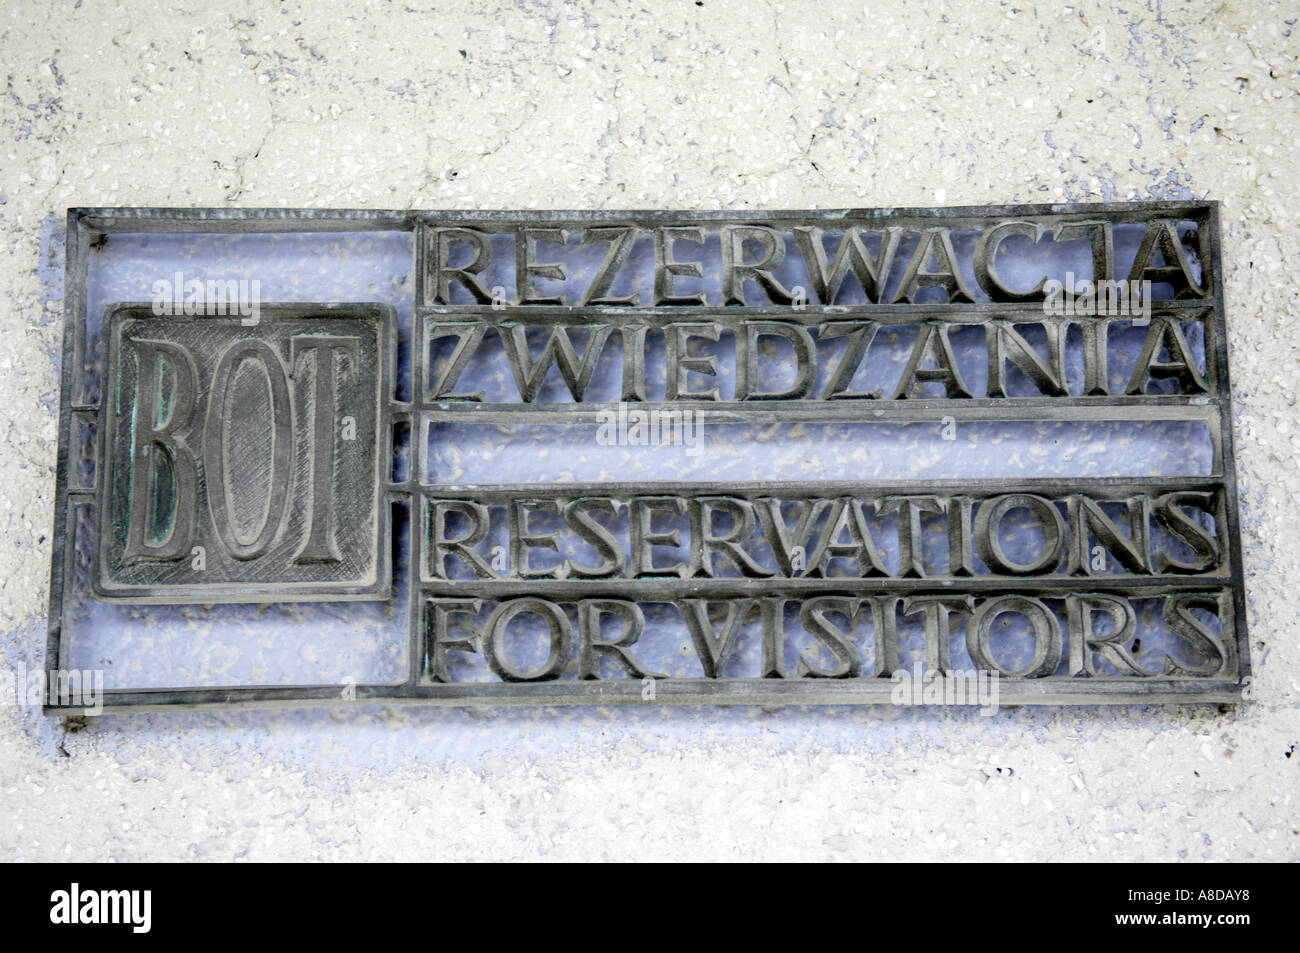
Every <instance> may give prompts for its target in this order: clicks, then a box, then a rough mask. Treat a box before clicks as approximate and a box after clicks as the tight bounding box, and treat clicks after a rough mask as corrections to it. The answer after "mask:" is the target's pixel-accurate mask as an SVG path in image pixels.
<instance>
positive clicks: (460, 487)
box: [395, 476, 1224, 503]
mask: <svg viewBox="0 0 1300 953" xmlns="http://www.w3.org/2000/svg"><path fill="white" fill-rule="evenodd" d="M1223 485H1224V481H1223V479H1222V478H1214V477H1204V476H1195V477H1168V476H1164V477H1129V476H1126V477H1080V478H1077V479H1074V478H1070V477H1034V478H1028V479H1018V480H1005V479H980V480H870V481H861V480H825V481H806V480H800V481H797V482H795V481H789V482H787V481H782V480H762V481H746V482H743V483H723V482H708V483H682V482H681V481H660V482H656V481H652V480H638V481H637V482H635V483H550V482H547V483H499V484H468V483H449V484H436V483H428V484H424V485H422V486H421V487H420V489H421V490H422V491H423V493H424V495H425V496H427V497H430V498H438V499H451V500H475V501H478V502H483V503H509V502H510V501H511V500H517V499H520V498H521V497H525V498H528V499H559V498H563V499H570V498H576V497H590V496H627V495H631V496H737V497H741V498H743V499H756V498H761V497H768V496H775V497H782V498H788V499H808V498H816V497H827V496H859V497H860V496H886V495H894V494H901V493H924V494H926V495H940V496H941V495H945V494H950V495H954V496H970V497H974V498H976V499H984V498H987V497H993V496H1002V495H1003V494H1008V493H1039V494H1042V493H1052V492H1074V491H1079V492H1087V493H1089V494H1092V495H1094V496H1103V497H1105V498H1115V499H1121V498H1123V497H1125V496H1127V495H1129V494H1132V493H1146V492H1151V491H1154V490H1189V491H1190V490H1217V489H1220V488H1222V487H1223ZM395 486H400V488H402V489H406V488H407V485H406V484H397V485H395Z"/></svg>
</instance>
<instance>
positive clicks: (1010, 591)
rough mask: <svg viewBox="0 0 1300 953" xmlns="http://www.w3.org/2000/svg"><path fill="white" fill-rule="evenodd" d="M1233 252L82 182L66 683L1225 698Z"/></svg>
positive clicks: (1165, 237) (330, 695) (447, 694)
mask: <svg viewBox="0 0 1300 953" xmlns="http://www.w3.org/2000/svg"><path fill="white" fill-rule="evenodd" d="M380 259H382V260H383V262H384V268H386V269H387V270H384V269H383V268H379V267H378V266H376V265H374V263H373V262H374V261H377V260H380ZM185 268H190V269H192V270H194V272H195V273H194V274H193V275H189V274H187V273H186V272H185V271H184V269H185ZM223 268H224V269H225V272H223V271H222V269H223ZM1221 275H1222V270H1221V266H1220V249H1219V209H1218V206H1217V204H1215V203H1207V202H1143V203H1118V204H1096V205H1043V206H1006V207H997V208H950V209H851V210H833V211H807V212H768V213H752V214H734V213H719V212H382V211H319V210H290V211H285V210H238V209H211V210H177V209H75V210H72V211H70V212H69V216H68V231H67V278H66V290H65V322H66V324H65V339H64V355H63V365H62V405H61V409H60V418H59V421H60V445H59V462H58V469H57V480H58V485H57V499H56V517H55V527H54V536H53V539H54V557H53V566H52V573H51V606H50V620H49V635H48V643H47V644H48V655H47V666H46V668H47V676H48V681H47V688H46V691H47V695H46V701H47V705H46V710H47V711H49V712H58V713H70V712H77V711H82V710H85V709H86V707H87V706H86V704H85V698H84V697H83V696H82V695H78V694H77V692H76V691H74V689H75V687H76V684H77V683H78V680H79V678H81V679H85V678H89V677H90V673H91V670H92V669H95V670H96V671H99V674H100V675H103V672H102V671H100V670H99V666H102V667H103V668H104V669H105V670H106V671H107V672H109V673H111V677H109V678H107V679H106V680H105V683H106V688H105V691H104V692H103V693H102V698H100V699H98V700H97V704H102V710H105V711H112V710H141V709H169V708H175V707H221V706H236V705H245V706H275V705H290V704H333V703H339V704H343V703H347V702H352V701H366V700H370V701H383V702H411V703H423V704H453V705H469V704H479V705H497V704H537V705H556V704H598V705H604V704H619V703H627V704H663V703H669V704H762V705H782V704H832V703H833V704H877V703H879V704H889V703H893V704H980V705H982V706H985V707H992V708H996V707H997V706H998V705H1018V704H1100V703H1138V702H1141V703H1152V702H1160V703H1184V702H1215V703H1224V702H1236V701H1239V700H1241V699H1242V698H1243V697H1245V696H1247V695H1248V692H1249V686H1250V661H1249V652H1248V643H1247V638H1246V626H1245V593H1244V587H1243V572H1242V560H1241V552H1240V543H1239V535H1238V511H1237V497H1236V484H1235V477H1234V472H1233V449H1232V448H1233V435H1232V411H1231V402H1230V387H1229V383H1228V354H1227V341H1226V335H1225V331H1224V304H1223V288H1222V284H1221ZM855 441H862V442H861V444H858V443H855ZM160 646H162V648H160ZM164 649H165V651H164ZM163 659H166V662H164V661H162V660H163ZM285 659H289V660H296V661H297V662H298V663H301V664H303V665H308V666H315V667H314V668H309V669H308V670H307V671H308V672H309V674H307V675H306V676H305V677H301V678H299V677H292V676H288V675H285V674H282V673H277V672H276V671H274V668H275V665H274V664H273V663H275V662H277V660H279V661H284V660H285ZM200 662H202V663H203V664H204V665H207V666H209V667H210V670H209V671H208V672H206V673H202V672H195V671H192V670H194V669H197V668H199V667H200V664H199V663H200ZM312 673H315V674H312ZM173 679H174V681H173Z"/></svg>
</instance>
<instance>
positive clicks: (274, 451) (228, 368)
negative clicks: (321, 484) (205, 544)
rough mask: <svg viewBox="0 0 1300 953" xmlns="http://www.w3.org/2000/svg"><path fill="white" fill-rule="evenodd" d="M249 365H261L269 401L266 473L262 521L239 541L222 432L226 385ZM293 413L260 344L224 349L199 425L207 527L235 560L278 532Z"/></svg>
mask: <svg viewBox="0 0 1300 953" xmlns="http://www.w3.org/2000/svg"><path fill="white" fill-rule="evenodd" d="M244 361H253V362H255V363H257V364H260V365H261V366H262V372H263V373H264V374H265V375H266V383H267V387H268V388H269V393H270V399H271V421H270V425H271V434H272V443H271V473H270V487H269V492H268V495H267V499H266V506H265V508H264V509H263V511H262V522H261V525H260V527H259V528H258V532H257V534H256V535H255V536H254V537H253V539H252V540H248V541H245V540H242V539H240V538H239V536H238V535H237V534H236V533H235V526H234V523H233V521H232V520H231V518H230V500H229V481H228V479H227V477H228V474H227V473H226V446H225V444H226V440H225V431H226V427H227V425H228V424H229V422H230V421H229V415H227V413H226V405H227V403H228V401H229V397H230V393H229V391H230V384H231V381H232V380H233V379H234V376H235V373H236V372H237V371H238V370H239V366H240V364H242V363H243V362H244ZM292 428H293V410H292V406H291V405H290V403H289V383H288V378H287V375H286V374H285V370H284V364H283V363H282V362H281V361H280V357H279V355H278V354H276V353H275V350H274V349H273V348H272V347H271V346H270V345H269V344H267V343H266V342H265V341H257V340H248V341H238V342H236V343H235V344H232V345H231V346H230V347H228V348H226V351H225V353H224V354H222V355H221V359H220V360H219V361H218V362H217V367H216V371H215V372H214V373H213V376H212V390H211V392H210V394H209V396H208V412H207V416H206V418H205V419H204V421H203V475H204V479H205V480H206V481H207V490H208V509H209V511H210V512H211V514H212V523H213V525H214V526H215V527H216V529H217V534H218V535H219V536H220V537H221V542H222V544H223V545H224V546H225V547H226V551H227V552H229V553H230V555H231V556H233V557H235V558H236V559H253V558H255V557H257V556H260V555H262V553H264V552H265V551H266V549H267V547H268V546H270V545H271V543H272V541H273V540H274V539H275V538H276V536H278V535H279V533H280V526H281V525H282V524H283V522H284V515H285V511H286V509H287V508H288V501H289V482H290V479H291V478H292V475H293V429H292Z"/></svg>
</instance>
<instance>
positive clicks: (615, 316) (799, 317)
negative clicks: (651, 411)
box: [416, 298, 1214, 327]
mask: <svg viewBox="0 0 1300 953" xmlns="http://www.w3.org/2000/svg"><path fill="white" fill-rule="evenodd" d="M1149 304H1150V308H1151V316H1152V317H1160V316H1163V315H1178V316H1180V317H1182V318H1184V319H1188V318H1197V317H1200V315H1198V314H1196V313H1195V312H1198V311H1212V310H1213V309H1214V302H1213V301H1212V300H1211V299H1209V298H1172V299H1168V298H1166V299H1158V300H1153V301H1151V302H1149ZM416 311H417V312H418V314H419V315H420V317H424V318H448V319H457V318H474V319H477V320H482V321H486V322H487V323H489V324H493V325H497V324H502V325H508V324H538V325H547V324H563V323H565V322H566V321H567V322H571V323H574V324H578V325H590V324H612V325H616V326H618V325H624V324H645V325H648V326H650V327H662V326H663V325H666V324H676V323H680V322H687V323H691V324H696V323H699V322H701V321H706V322H718V323H723V324H725V323H727V322H728V321H730V320H733V319H734V320H739V321H743V320H746V319H748V318H773V319H775V318H779V319H782V320H784V321H787V322H790V323H793V324H808V325H817V324H822V323H825V322H826V321H827V320H828V319H830V320H834V319H841V318H848V319H851V318H870V319H871V320H873V321H875V322H876V323H877V324H915V323H918V322H921V321H947V322H955V323H961V322H962V321H963V320H965V321H966V323H969V324H978V323H982V322H985V321H989V320H992V319H994V318H1000V317H1006V318H1009V319H1011V320H1015V321H1025V322H1033V321H1071V322H1075V323H1091V322H1094V321H1105V322H1107V323H1118V322H1132V321H1133V320H1134V316H1133V315H1132V314H1116V315H1108V314H1104V313H1103V314H1095V315H1094V314H1087V315H1077V316H1076V315H1069V314H1051V313H1048V312H1047V311H1045V310H1044V308H1043V302H1042V301H1013V302H998V301H977V302H958V301H954V302H951V303H949V304H934V303H928V304H927V303H924V302H922V303H920V304H910V303H899V304H878V303H875V302H864V303H862V304H853V305H827V304H813V303H811V302H810V303H808V304H806V305H801V306H800V307H798V308H796V307H792V306H791V305H788V304H763V305H753V304H746V305H725V306H724V305H694V306H691V307H683V306H668V305H660V306H654V305H645V306H634V305H602V306H600V307H591V306H586V307H583V306H577V305H574V306H564V305H517V304H511V305H506V306H504V307H493V306H492V305H490V304H436V305H430V304H426V305H419V306H418V307H417V308H416Z"/></svg>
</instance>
